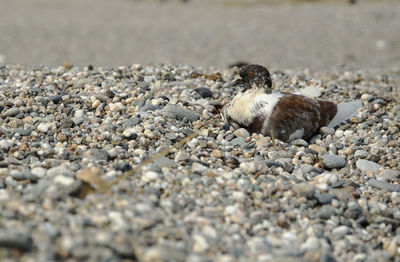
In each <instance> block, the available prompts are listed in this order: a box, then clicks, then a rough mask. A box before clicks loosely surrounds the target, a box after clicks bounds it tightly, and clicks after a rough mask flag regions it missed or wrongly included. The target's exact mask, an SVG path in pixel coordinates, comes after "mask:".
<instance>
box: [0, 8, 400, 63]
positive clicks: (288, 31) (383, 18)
mask: <svg viewBox="0 0 400 262" xmlns="http://www.w3.org/2000/svg"><path fill="white" fill-rule="evenodd" d="M66 58H68V59H69V61H70V63H71V64H73V65H79V66H86V65H89V64H90V65H94V66H102V67H115V66H119V65H130V64H133V63H142V64H148V63H177V64H190V65H194V66H206V67H210V66H211V67H217V68H225V67H228V66H229V65H231V64H234V63H237V62H250V63H261V64H264V65H267V66H268V67H272V68H278V69H301V68H310V69H315V70H318V69H321V70H324V69H329V68H332V67H338V66H341V65H348V66H351V67H355V68H391V69H398V68H400V1H399V0H380V1H379V0H358V1H357V0H352V1H349V0H346V1H345V0H332V1H329V0H326V1H317V0H315V1H295V0H282V1H278V0H185V1H184V0H164V1H162V0H153V1H149V0H142V1H139V0H13V1H11V0H0V64H28V65H40V64H44V65H48V66H58V65H63V64H64V62H65V60H66Z"/></svg>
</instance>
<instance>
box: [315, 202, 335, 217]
mask: <svg viewBox="0 0 400 262" xmlns="http://www.w3.org/2000/svg"><path fill="white" fill-rule="evenodd" d="M334 214H335V211H334V210H333V209H332V207H330V206H328V205H324V206H322V207H321V208H320V209H319V210H318V211H317V213H316V215H317V217H319V218H321V219H329V218H331V216H333V215H334Z"/></svg>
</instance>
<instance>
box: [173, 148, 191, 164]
mask: <svg viewBox="0 0 400 262" xmlns="http://www.w3.org/2000/svg"><path fill="white" fill-rule="evenodd" d="M189 159H190V154H189V153H186V152H184V151H179V152H178V153H177V154H176V156H175V162H181V161H187V160H189Z"/></svg>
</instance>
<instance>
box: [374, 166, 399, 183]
mask: <svg viewBox="0 0 400 262" xmlns="http://www.w3.org/2000/svg"><path fill="white" fill-rule="evenodd" d="M376 178H377V179H378V180H382V181H385V182H388V181H393V180H395V179H397V178H400V171H398V170H393V169H385V170H383V171H382V172H380V173H379V174H378V175H377V176H376Z"/></svg>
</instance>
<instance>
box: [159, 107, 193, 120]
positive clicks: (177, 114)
mask: <svg viewBox="0 0 400 262" xmlns="http://www.w3.org/2000/svg"><path fill="white" fill-rule="evenodd" d="M164 113H165V114H166V115H167V116H169V117H174V118H176V119H179V120H183V119H188V120H189V121H196V120H198V119H199V118H198V116H197V115H196V113H194V112H193V111H190V110H186V109H183V108H182V107H180V106H177V105H166V106H165V107H164Z"/></svg>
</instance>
